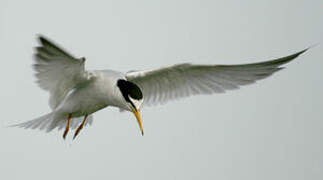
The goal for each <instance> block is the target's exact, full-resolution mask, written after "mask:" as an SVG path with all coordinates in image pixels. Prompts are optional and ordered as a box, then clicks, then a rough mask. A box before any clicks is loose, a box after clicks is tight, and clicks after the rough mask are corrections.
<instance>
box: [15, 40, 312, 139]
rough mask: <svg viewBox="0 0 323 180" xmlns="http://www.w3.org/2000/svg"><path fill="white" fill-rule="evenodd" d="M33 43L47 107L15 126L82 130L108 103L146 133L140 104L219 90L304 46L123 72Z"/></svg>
mask: <svg viewBox="0 0 323 180" xmlns="http://www.w3.org/2000/svg"><path fill="white" fill-rule="evenodd" d="M38 39H39V43H40V46H38V47H36V48H35V54H34V60H35V64H34V66H33V67H34V70H35V71H36V74H35V75H36V78H37V83H38V84H39V86H40V87H41V88H42V89H44V90H46V91H49V93H50V98H49V105H50V107H51V110H52V111H51V112H50V113H48V114H46V115H43V116H41V117H38V118H36V119H33V120H31V121H27V122H24V123H20V124H16V125H14V126H17V127H22V128H31V129H40V130H45V131H46V132H50V131H52V130H53V129H55V128H57V129H58V130H60V129H62V128H64V127H65V130H64V132H63V138H64V139H65V137H66V135H67V133H68V131H69V129H70V128H72V129H76V130H75V133H74V137H73V139H74V138H75V137H76V136H77V135H78V134H79V132H80V131H81V129H82V128H83V127H84V126H86V125H88V124H92V121H93V117H92V114H93V113H94V112H96V111H99V110H101V109H103V108H106V107H107V106H114V107H117V108H120V109H121V110H126V111H130V112H133V113H134V115H135V117H136V119H137V122H138V125H139V128H140V131H141V134H142V135H143V134H144V131H143V126H142V121H141V117H140V109H141V106H142V104H144V105H155V104H162V103H165V102H167V101H169V100H174V99H178V98H183V97H188V96H191V95H198V94H213V93H223V92H225V91H226V90H233V89H238V88H239V87H240V86H243V85H248V84H252V83H254V82H256V81H257V80H260V79H264V78H266V77H269V76H270V75H272V74H274V73H275V72H277V71H279V70H281V69H283V67H281V66H282V65H283V64H286V63H288V62H290V61H292V60H293V59H295V58H296V57H298V56H299V55H301V54H302V53H304V52H305V51H306V50H307V49H305V50H302V51H300V52H297V53H295V54H292V55H289V56H286V57H282V58H278V59H273V60H269V61H263V62H259V63H251V64H238V65H193V64H190V63H184V64H176V65H172V66H167V67H162V68H158V69H152V70H144V71H130V72H128V73H122V72H118V71H114V70H94V71H87V70H85V67H84V63H85V58H84V57H82V58H75V57H73V56H72V55H71V54H70V53H68V52H67V51H66V50H64V49H62V48H60V47H59V46H58V45H56V44H54V43H53V42H51V41H50V40H48V39H47V38H45V37H43V36H39V37H38Z"/></svg>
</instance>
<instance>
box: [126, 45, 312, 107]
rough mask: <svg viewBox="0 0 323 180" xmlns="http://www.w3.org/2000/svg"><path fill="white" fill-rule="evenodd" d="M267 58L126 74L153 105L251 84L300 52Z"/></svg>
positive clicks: (277, 68)
mask: <svg viewBox="0 0 323 180" xmlns="http://www.w3.org/2000/svg"><path fill="white" fill-rule="evenodd" d="M306 50H307V49H305V50H303V51H300V52H298V53H295V54H293V55H290V56H287V57H282V58H278V59H274V60H270V61H265V62H260V63H253V64H241V65H192V64H178V65H173V66H169V67H163V68H159V69H153V70H146V71H138V72H129V73H127V74H126V78H127V79H128V80H129V81H132V82H134V83H135V84H137V85H138V86H139V87H140V88H141V90H142V91H143V95H144V104H146V105H154V104H161V103H164V102H167V101H169V100H173V99H177V98H183V97H188V96H191V95H196V94H212V93H223V92H225V91H226V90H232V89H238V88H239V86H242V85H247V84H252V83H254V82H255V81H257V80H260V79H264V78H266V77H268V76H270V75H272V74H273V73H275V72H277V71H279V70H281V69H283V68H282V67H280V66H281V65H283V64H285V63H288V62H290V61H291V60H293V59H295V58H296V57H298V56H299V55H300V54H302V53H304V52H305V51H306Z"/></svg>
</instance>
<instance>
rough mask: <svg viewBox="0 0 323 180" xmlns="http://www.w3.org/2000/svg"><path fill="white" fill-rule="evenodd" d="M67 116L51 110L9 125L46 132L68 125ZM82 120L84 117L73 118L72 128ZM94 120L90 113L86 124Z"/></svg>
mask: <svg viewBox="0 0 323 180" xmlns="http://www.w3.org/2000/svg"><path fill="white" fill-rule="evenodd" d="M66 118H67V117H66ZM66 118H65V117H60V116H56V115H55V112H51V113H48V114H45V115H43V116H40V117H38V118H36V119H33V120H30V121H27V122H23V123H18V124H14V125H11V126H9V127H19V128H24V129H39V130H45V131H46V132H50V131H52V130H53V129H55V128H57V129H58V130H61V129H63V128H64V127H65V125H66V120H67V119H66ZM82 120H83V119H82V117H79V118H72V119H71V124H70V128H71V129H76V128H77V127H78V126H79V125H80V124H81V122H82ZM92 121H93V116H92V115H89V116H88V118H87V120H86V123H85V125H84V126H87V125H91V124H92Z"/></svg>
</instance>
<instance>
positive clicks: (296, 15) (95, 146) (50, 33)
mask: <svg viewBox="0 0 323 180" xmlns="http://www.w3.org/2000/svg"><path fill="white" fill-rule="evenodd" d="M322 7H323V1H321V0H293V1H290V0H267V1H263V0H248V1H247V0H244V1H233V0H223V1H220V0H217V1H214V0H213V1H200V0H196V1H190V0H183V1H177V0H170V1H166V0H164V1H151V0H150V1H148V0H146V1H86V2H85V1H83V2H81V1H65V0H55V1H43V0H38V1H32V0H30V1H22V0H20V1H18V0H10V1H9V0H8V1H6V0H0V52H1V53H0V62H1V71H0V78H1V79H0V81H1V90H0V91H1V95H0V99H1V102H0V107H1V121H2V122H1V123H2V127H1V129H0V143H1V146H0V153H1V154H0V179H34V180H38V179H55V180H57V179H67V178H70V179H80V180H81V179H89V178H93V179H109V178H110V179H140V180H143V179H163V180H164V179H221V180H223V179H228V180H233V179H246V180H258V179H265V180H272V179H275V180H280V179H282V180H285V179H293V180H301V179H304V180H305V179H311V180H316V179H317V180H319V179H323V171H322V168H323V141H322V137H323V131H322V130H323V119H322V110H323V108H322V107H323V101H322V100H323V96H322V92H323V85H322V84H323V80H322V77H323V73H322V68H323V48H322V41H323V20H322V18H323V10H322ZM37 34H43V35H46V36H47V37H50V38H51V39H52V40H54V41H55V42H57V43H58V44H60V45H62V46H63V47H65V49H68V50H69V51H70V52H71V53H72V54H74V55H75V56H77V57H82V56H85V57H86V58H87V64H86V65H87V68H88V69H115V70H120V71H123V72H126V71H128V70H133V69H135V70H140V69H149V68H157V67H160V66H164V65H170V64H175V63H180V62H192V63H200V64H236V63H249V62H257V61H261V60H268V59H272V58H277V57H282V56H286V55H290V54H292V53H295V52H297V51H299V50H302V49H304V48H307V47H309V46H312V45H315V44H318V46H316V47H314V48H312V49H310V50H309V51H308V52H306V53H305V54H304V55H302V56H300V57H299V58H298V59H296V60H295V61H293V62H291V63H290V64H287V65H286V66H287V68H286V69H285V70H283V71H281V72H279V73H277V74H275V75H274V76H272V77H270V78H268V79H266V80H262V81H259V82H258V83H257V84H253V85H250V86H246V87H243V88H242V89H241V90H238V91H230V92H228V93H226V94H219V95H218V94H216V95H212V96H196V97H191V98H187V99H183V100H180V101H175V102H169V103H167V104H166V105H163V106H156V107H147V108H145V109H144V110H143V112H142V116H143V122H144V129H145V136H144V137H141V136H140V134H139V128H138V125H137V122H136V120H135V117H134V116H133V115H132V114H131V113H119V111H118V109H115V108H107V109H104V110H102V111H100V112H97V113H95V116H94V118H95V120H94V124H93V126H91V127H87V128H85V129H84V130H83V131H82V132H81V134H80V136H79V137H78V138H77V140H76V141H74V142H72V141H71V140H68V141H63V139H62V137H61V135H62V132H57V131H53V132H51V133H49V134H46V133H43V132H39V131H34V130H23V129H18V128H7V127H6V126H7V125H9V124H13V123H17V122H23V121H26V120H30V119H33V118H35V117H38V116H40V115H42V114H45V113H47V112H48V111H49V108H48V105H47V98H48V94H47V92H45V91H43V90H41V89H40V88H38V86H37V85H36V84H35V83H34V81H35V78H34V76H33V70H32V68H31V64H32V53H33V49H32V48H33V47H34V46H36V45H37V41H36V35H37ZM71 134H72V133H71ZM71 134H70V136H69V138H71Z"/></svg>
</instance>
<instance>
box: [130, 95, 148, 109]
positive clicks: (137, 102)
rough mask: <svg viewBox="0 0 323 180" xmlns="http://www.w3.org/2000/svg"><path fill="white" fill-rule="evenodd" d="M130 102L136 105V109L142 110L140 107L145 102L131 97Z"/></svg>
mask: <svg viewBox="0 0 323 180" xmlns="http://www.w3.org/2000/svg"><path fill="white" fill-rule="evenodd" d="M128 97H129V99H130V101H131V102H132V103H133V105H135V107H136V109H140V106H141V105H142V102H143V101H144V99H139V100H137V99H133V98H131V97H130V96H128Z"/></svg>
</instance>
